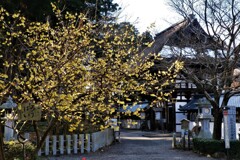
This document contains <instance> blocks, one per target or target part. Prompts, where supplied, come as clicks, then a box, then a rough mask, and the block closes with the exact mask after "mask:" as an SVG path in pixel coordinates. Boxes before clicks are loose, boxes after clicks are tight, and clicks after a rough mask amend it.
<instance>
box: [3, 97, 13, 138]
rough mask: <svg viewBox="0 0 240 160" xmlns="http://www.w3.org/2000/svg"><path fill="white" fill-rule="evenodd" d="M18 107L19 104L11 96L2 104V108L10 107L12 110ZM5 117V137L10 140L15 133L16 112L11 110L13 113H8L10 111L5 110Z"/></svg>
mask: <svg viewBox="0 0 240 160" xmlns="http://www.w3.org/2000/svg"><path fill="white" fill-rule="evenodd" d="M16 107H17V104H16V103H14V102H13V100H12V97H11V96H9V97H8V99H7V101H6V103H3V104H2V105H1V106H0V109H8V110H12V109H14V108H16ZM3 119H4V120H5V121H6V122H5V127H4V137H5V140H6V141H9V140H10V139H12V138H13V135H14V130H13V128H14V120H15V115H14V112H13V111H11V113H8V111H5V117H3Z"/></svg>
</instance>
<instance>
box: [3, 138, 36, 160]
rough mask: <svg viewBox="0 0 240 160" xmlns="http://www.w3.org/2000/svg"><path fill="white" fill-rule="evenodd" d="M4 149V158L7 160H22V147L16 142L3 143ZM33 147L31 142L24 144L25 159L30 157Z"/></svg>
mask: <svg viewBox="0 0 240 160" xmlns="http://www.w3.org/2000/svg"><path fill="white" fill-rule="evenodd" d="M4 148H5V150H6V151H5V158H6V159H7V160H15V159H19V160H22V159H23V146H22V144H21V143H19V142H18V141H8V142H4ZM34 149H35V146H34V145H33V144H32V143H31V142H27V143H25V153H26V157H25V159H27V160H28V159H29V157H30V155H31V154H32V153H33V151H34Z"/></svg>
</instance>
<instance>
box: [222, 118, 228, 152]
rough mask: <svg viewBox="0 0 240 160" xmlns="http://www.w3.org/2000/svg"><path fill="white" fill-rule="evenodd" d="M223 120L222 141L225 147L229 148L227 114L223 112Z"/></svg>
mask: <svg viewBox="0 0 240 160" xmlns="http://www.w3.org/2000/svg"><path fill="white" fill-rule="evenodd" d="M223 120H224V141H225V148H226V149H229V148H230V140H229V131H228V116H227V115H226V114H225V115H224V117H223Z"/></svg>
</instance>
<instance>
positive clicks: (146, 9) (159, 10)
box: [113, 0, 182, 34]
mask: <svg viewBox="0 0 240 160" xmlns="http://www.w3.org/2000/svg"><path fill="white" fill-rule="evenodd" d="M113 2H116V3H118V4H119V5H120V7H121V8H122V11H121V12H120V15H119V22H121V21H129V22H131V23H132V24H134V25H135V26H136V27H137V28H138V30H139V31H140V33H142V32H144V31H146V30H147V29H148V30H149V31H151V33H152V34H156V33H158V32H160V31H162V30H164V29H166V28H167V27H169V26H170V25H171V24H174V23H177V22H179V21H180V20H182V18H181V17H180V16H179V15H178V14H177V13H176V12H175V11H173V10H172V9H171V7H169V6H168V5H167V0H114V1H113ZM153 24H154V25H153ZM150 26H155V27H152V28H150V29H149V27H150Z"/></svg>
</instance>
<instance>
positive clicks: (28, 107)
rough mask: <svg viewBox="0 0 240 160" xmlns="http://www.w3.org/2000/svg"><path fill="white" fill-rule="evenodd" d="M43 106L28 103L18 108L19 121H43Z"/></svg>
mask: <svg viewBox="0 0 240 160" xmlns="http://www.w3.org/2000/svg"><path fill="white" fill-rule="evenodd" d="M41 114H42V110H41V106H39V105H37V104H34V103H31V102H26V103H23V104H21V105H19V106H18V119H19V120H35V121H38V120H41Z"/></svg>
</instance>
